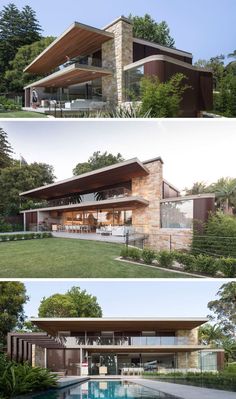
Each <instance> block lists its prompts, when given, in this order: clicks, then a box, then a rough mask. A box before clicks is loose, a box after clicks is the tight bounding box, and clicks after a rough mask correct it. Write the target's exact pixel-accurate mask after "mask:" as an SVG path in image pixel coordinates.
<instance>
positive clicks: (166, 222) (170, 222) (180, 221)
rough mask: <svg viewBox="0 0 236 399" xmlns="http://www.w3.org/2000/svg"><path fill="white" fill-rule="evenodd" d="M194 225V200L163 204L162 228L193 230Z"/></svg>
mask: <svg viewBox="0 0 236 399" xmlns="http://www.w3.org/2000/svg"><path fill="white" fill-rule="evenodd" d="M192 224H193V200H186V201H168V202H163V203H162V204H161V227H162V228H170V229H191V228H192Z"/></svg>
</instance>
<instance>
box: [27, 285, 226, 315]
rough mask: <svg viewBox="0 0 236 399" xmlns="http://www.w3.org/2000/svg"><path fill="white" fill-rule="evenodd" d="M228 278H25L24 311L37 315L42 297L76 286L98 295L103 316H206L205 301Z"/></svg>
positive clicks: (206, 301) (213, 294) (214, 294)
mask: <svg viewBox="0 0 236 399" xmlns="http://www.w3.org/2000/svg"><path fill="white" fill-rule="evenodd" d="M227 281H228V280H224V281H223V280H199V279H198V280H188V281H184V280H178V281H176V280H171V279H168V281H166V280H163V281H157V280H155V281H148V280H146V281H137V280H136V281H129V280H122V281H114V280H107V281H94V280H93V281H92V280H91V279H90V281H88V280H87V281H85V280H83V281H81V280H75V281H61V280H50V281H45V280H44V281H25V282H24V283H25V286H26V289H27V294H28V295H29V297H30V301H29V302H28V303H27V305H26V306H25V314H26V316H28V317H33V316H34V317H37V316H38V307H39V305H40V301H41V299H42V298H43V297H44V296H45V297H48V296H50V295H53V294H55V293H65V292H66V291H67V290H68V289H70V288H71V287H73V286H79V287H80V288H81V289H85V290H86V291H87V292H88V293H89V294H92V295H95V296H96V297H97V300H98V303H99V304H100V306H101V307H102V310H103V317H207V315H209V310H208V309H207V304H208V302H209V301H211V300H214V299H216V293H217V291H218V290H219V288H220V287H221V286H222V285H223V284H224V283H226V282H227Z"/></svg>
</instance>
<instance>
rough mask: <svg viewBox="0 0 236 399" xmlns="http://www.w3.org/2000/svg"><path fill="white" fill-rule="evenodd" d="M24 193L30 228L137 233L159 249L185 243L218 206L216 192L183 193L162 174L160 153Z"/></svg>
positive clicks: (25, 215)
mask: <svg viewBox="0 0 236 399" xmlns="http://www.w3.org/2000/svg"><path fill="white" fill-rule="evenodd" d="M20 197H21V204H22V209H24V210H22V211H21V213H22V214H23V218H24V230H25V231H29V230H30V231H42V230H49V231H50V230H51V231H54V232H58V231H64V232H67V233H74V234H81V233H83V234H85V233H86V234H88V235H89V234H95V235H106V236H113V237H125V236H126V234H127V233H129V235H132V234H136V233H137V234H140V235H145V236H146V239H147V245H148V246H150V247H154V248H157V249H160V248H166V247H169V246H170V245H171V246H172V247H173V248H176V249H181V248H186V247H187V246H188V244H189V243H190V241H191V238H192V232H193V226H194V225H197V226H202V224H203V223H205V222H206V221H207V219H208V215H209V212H213V211H214V209H215V196H214V194H202V195H192V196H180V192H179V191H178V189H177V188H175V187H174V186H173V185H171V184H170V183H168V182H167V181H166V180H165V179H164V178H163V161H162V159H161V158H160V157H158V158H154V159H151V160H147V161H145V162H141V161H139V160H138V159H137V158H133V159H130V160H127V161H123V162H120V163H117V164H115V165H112V166H108V167H104V168H101V169H98V170H95V171H92V172H88V173H84V174H81V175H79V176H74V177H72V178H70V179H67V180H63V181H59V182H56V183H53V184H49V185H46V186H42V187H38V188H35V189H33V190H30V191H26V192H23V193H21V194H20ZM29 200H33V202H32V201H29ZM27 205H28V206H29V207H30V209H26V208H27Z"/></svg>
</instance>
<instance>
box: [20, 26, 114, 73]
mask: <svg viewBox="0 0 236 399" xmlns="http://www.w3.org/2000/svg"><path fill="white" fill-rule="evenodd" d="M113 37H114V35H113V33H110V32H106V31H104V30H102V29H97V28H94V27H92V26H89V25H84V24H81V23H79V22H74V23H73V24H72V25H71V26H70V27H69V28H68V29H67V30H66V31H65V32H64V33H62V35H60V36H59V37H58V38H57V39H56V40H54V41H53V42H52V43H51V44H50V45H49V46H48V47H47V48H46V49H45V50H44V51H43V52H42V53H41V54H39V55H38V56H37V57H36V58H35V59H34V60H33V61H32V62H31V63H30V64H29V65H28V66H27V67H26V68H25V69H24V72H29V73H34V74H43V73H47V72H49V71H51V70H53V69H55V68H56V67H57V66H58V65H61V64H64V63H65V62H66V60H67V57H69V58H73V57H77V56H80V55H81V56H83V55H88V54H92V53H93V52H95V51H96V50H98V49H100V48H101V46H102V44H103V43H105V42H106V41H108V40H111V39H112V38H113Z"/></svg>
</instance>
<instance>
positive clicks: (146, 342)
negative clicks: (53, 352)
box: [58, 336, 190, 347]
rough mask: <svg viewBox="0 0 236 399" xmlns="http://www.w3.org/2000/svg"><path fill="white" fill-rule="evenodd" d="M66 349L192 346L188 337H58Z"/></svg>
mask: <svg viewBox="0 0 236 399" xmlns="http://www.w3.org/2000/svg"><path fill="white" fill-rule="evenodd" d="M58 340H59V342H60V343H62V344H63V345H65V347H76V346H109V345H111V346H125V347H129V346H130V347H131V346H176V345H177V346H178V345H182V346H183V345H190V341H189V338H188V337H165V336H164V337H125V336H114V337H102V336H87V337H84V336H76V337H64V336H63V337H58Z"/></svg>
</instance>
